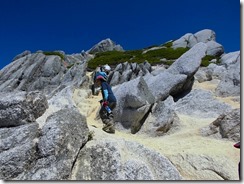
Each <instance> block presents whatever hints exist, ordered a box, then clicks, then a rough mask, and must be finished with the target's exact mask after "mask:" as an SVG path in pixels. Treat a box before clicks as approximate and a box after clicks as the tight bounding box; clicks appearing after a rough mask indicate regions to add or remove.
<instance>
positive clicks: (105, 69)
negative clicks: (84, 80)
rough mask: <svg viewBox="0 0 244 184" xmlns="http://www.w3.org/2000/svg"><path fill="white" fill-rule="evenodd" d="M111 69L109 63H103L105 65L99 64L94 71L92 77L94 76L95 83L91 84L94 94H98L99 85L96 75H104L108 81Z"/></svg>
mask: <svg viewBox="0 0 244 184" xmlns="http://www.w3.org/2000/svg"><path fill="white" fill-rule="evenodd" d="M110 71H111V68H110V66H109V65H108V64H106V65H103V66H99V67H98V68H97V69H96V71H95V72H93V74H92V78H93V82H94V84H92V86H91V90H92V94H93V95H98V90H97V88H98V86H97V85H96V81H95V80H96V77H97V76H98V75H102V76H103V77H104V78H105V79H106V81H108V75H109V72H110Z"/></svg>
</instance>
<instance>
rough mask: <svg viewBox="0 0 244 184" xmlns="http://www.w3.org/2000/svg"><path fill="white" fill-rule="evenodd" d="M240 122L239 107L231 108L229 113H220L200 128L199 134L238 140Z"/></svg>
mask: <svg viewBox="0 0 244 184" xmlns="http://www.w3.org/2000/svg"><path fill="white" fill-rule="evenodd" d="M240 123H241V122H240V109H233V110H232V111H230V112H229V113H226V114H221V115H220V116H219V117H218V118H217V119H216V120H215V121H213V122H212V123H211V124H210V125H209V126H207V127H204V128H202V129H201V134H202V135H203V136H211V137H215V138H225V139H228V140H230V141H234V142H238V141H240V131H241V126H240Z"/></svg>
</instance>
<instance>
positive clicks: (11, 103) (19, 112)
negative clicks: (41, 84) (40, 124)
mask: <svg viewBox="0 0 244 184" xmlns="http://www.w3.org/2000/svg"><path fill="white" fill-rule="evenodd" d="M0 94H1V97H2V98H1V100H0V128H1V127H14V126H20V125H23V124H27V123H31V122H35V121H36V119H37V118H38V117H40V116H41V115H42V114H43V113H44V112H45V111H46V109H47V108H48V102H47V99H46V97H45V96H44V95H42V94H41V93H40V92H38V91H33V92H29V93H27V92H24V91H22V92H11V93H0Z"/></svg>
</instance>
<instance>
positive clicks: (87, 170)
mask: <svg viewBox="0 0 244 184" xmlns="http://www.w3.org/2000/svg"><path fill="white" fill-rule="evenodd" d="M71 179H73V180H180V179H182V178H181V176H180V174H179V172H178V171H177V169H176V168H175V167H174V166H173V165H172V164H171V162H170V161H169V160H168V159H167V158H166V157H164V156H162V155H160V154H159V153H157V152H155V151H153V150H150V149H148V148H145V147H144V146H143V145H141V144H139V143H135V142H130V141H125V140H123V139H118V138H117V139H110V138H100V139H97V140H92V141H89V142H88V143H87V144H86V145H85V147H84V148H83V149H82V150H81V152H80V153H79V156H78V158H77V162H76V163H75V165H74V169H73V172H72V178H71Z"/></svg>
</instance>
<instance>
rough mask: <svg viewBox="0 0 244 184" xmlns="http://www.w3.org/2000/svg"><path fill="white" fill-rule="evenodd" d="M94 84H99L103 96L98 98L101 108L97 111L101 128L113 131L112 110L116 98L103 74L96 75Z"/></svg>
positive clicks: (108, 131) (109, 131)
mask: <svg viewBox="0 0 244 184" xmlns="http://www.w3.org/2000/svg"><path fill="white" fill-rule="evenodd" d="M96 85H98V86H101V91H102V96H103V99H102V100H100V104H101V109H100V111H99V115H100V117H101V119H102V122H103V124H104V127H103V130H104V131H105V132H107V133H115V128H114V120H113V112H112V110H113V109H114V108H115V107H116V101H117V100H116V98H115V96H114V94H113V91H112V89H111V87H110V85H109V84H108V83H107V82H106V79H105V78H104V77H103V75H98V76H97V77H96Z"/></svg>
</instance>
